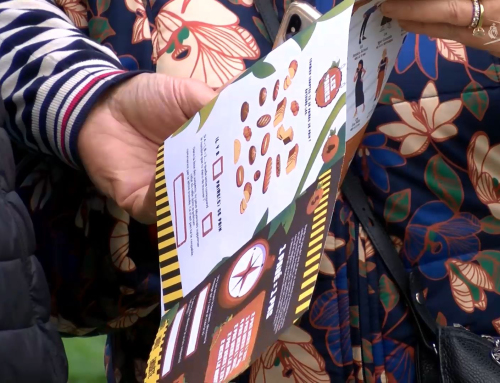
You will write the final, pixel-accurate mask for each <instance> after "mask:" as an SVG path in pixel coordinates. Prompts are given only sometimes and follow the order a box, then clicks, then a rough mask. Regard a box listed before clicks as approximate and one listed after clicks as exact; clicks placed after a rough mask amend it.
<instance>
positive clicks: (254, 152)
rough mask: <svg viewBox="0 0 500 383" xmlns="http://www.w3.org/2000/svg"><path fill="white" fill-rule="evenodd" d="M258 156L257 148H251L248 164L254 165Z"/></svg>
mask: <svg viewBox="0 0 500 383" xmlns="http://www.w3.org/2000/svg"><path fill="white" fill-rule="evenodd" d="M256 156H257V149H255V146H252V147H250V150H249V151H248V162H249V163H250V165H253V163H254V162H255V157H256Z"/></svg>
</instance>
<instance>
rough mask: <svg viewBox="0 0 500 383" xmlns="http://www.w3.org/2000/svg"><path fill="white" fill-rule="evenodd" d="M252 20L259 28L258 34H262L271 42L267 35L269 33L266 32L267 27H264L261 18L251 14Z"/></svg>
mask: <svg viewBox="0 0 500 383" xmlns="http://www.w3.org/2000/svg"><path fill="white" fill-rule="evenodd" d="M252 20H253V23H254V24H255V26H256V27H257V29H258V30H259V32H260V34H261V35H262V36H264V38H265V39H266V40H267V41H269V42H270V43H271V42H272V41H271V38H270V37H269V33H267V29H266V27H265V25H264V23H263V22H262V20H261V19H259V18H258V17H256V16H253V17H252Z"/></svg>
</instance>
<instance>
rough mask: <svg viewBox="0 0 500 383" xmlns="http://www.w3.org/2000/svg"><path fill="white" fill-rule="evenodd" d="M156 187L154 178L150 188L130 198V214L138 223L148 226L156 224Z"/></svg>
mask: <svg viewBox="0 0 500 383" xmlns="http://www.w3.org/2000/svg"><path fill="white" fill-rule="evenodd" d="M155 185H156V180H155V177H154V176H153V177H152V180H151V183H150V185H149V186H147V187H143V188H141V189H139V190H137V191H136V192H135V193H133V194H132V195H131V196H130V197H129V198H128V199H129V200H130V202H131V205H130V206H131V208H130V210H129V211H128V213H129V214H130V215H131V216H132V217H133V218H134V219H135V220H136V221H138V222H140V223H143V224H146V225H151V224H153V223H155V222H156V193H155V189H156V186H155ZM127 210H128V209H127Z"/></svg>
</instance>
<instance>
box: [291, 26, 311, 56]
mask: <svg viewBox="0 0 500 383" xmlns="http://www.w3.org/2000/svg"><path fill="white" fill-rule="evenodd" d="M315 28H316V23H314V24H311V26H310V27H309V28H307V29H304V30H303V31H301V32H299V33H297V34H296V35H295V36H293V37H292V39H294V40H295V42H296V43H297V44H299V47H300V49H301V50H304V48H305V47H306V45H307V43H308V42H309V40H310V39H311V36H312V35H313V32H314V29H315Z"/></svg>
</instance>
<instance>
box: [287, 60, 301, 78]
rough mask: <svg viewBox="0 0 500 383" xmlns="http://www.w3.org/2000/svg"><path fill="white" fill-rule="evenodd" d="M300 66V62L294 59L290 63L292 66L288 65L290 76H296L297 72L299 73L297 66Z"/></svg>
mask: <svg viewBox="0 0 500 383" xmlns="http://www.w3.org/2000/svg"><path fill="white" fill-rule="evenodd" d="M298 66H299V63H298V62H297V60H293V61H292V62H291V63H290V66H289V67H288V74H289V75H290V78H291V79H293V78H294V77H295V73H297V68H298Z"/></svg>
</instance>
